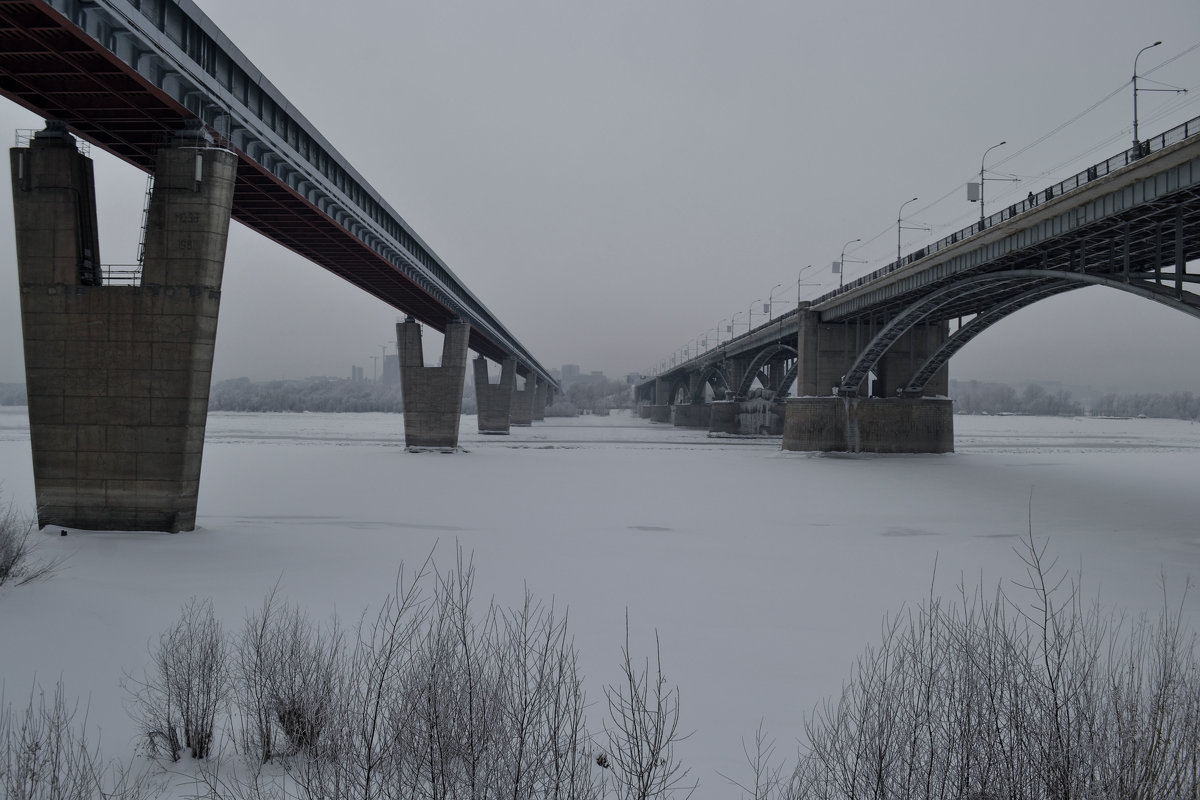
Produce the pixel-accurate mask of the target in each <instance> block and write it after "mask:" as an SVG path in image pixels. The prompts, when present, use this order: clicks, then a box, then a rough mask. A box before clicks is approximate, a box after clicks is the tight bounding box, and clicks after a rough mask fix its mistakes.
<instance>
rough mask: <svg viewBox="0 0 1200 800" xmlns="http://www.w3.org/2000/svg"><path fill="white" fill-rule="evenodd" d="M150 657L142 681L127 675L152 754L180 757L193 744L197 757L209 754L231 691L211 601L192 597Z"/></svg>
mask: <svg viewBox="0 0 1200 800" xmlns="http://www.w3.org/2000/svg"><path fill="white" fill-rule="evenodd" d="M151 655H152V659H153V663H152V665H151V668H150V670H149V671H148V672H147V674H146V676H145V678H144V679H143V680H140V681H138V680H134V679H132V678H127V686H130V687H132V688H131V691H132V694H133V707H134V714H135V717H136V718H137V720H138V723H139V724H140V726H141V728H142V732H143V734H144V735H145V736H146V741H147V743H148V745H149V747H150V750H151V752H153V753H156V754H160V755H166V756H168V757H169V758H170V759H171V760H172V761H177V760H179V756H180V753H181V752H182V751H183V749H184V748H188V749H189V750H190V751H191V755H192V757H193V758H198V759H199V758H206V757H207V756H208V755H209V750H210V747H211V745H212V743H213V738H214V734H215V726H216V717H217V712H218V710H219V709H220V707H221V705H222V703H223V702H224V701H225V699H226V697H227V694H228V689H229V684H228V681H227V672H226V647H225V641H224V638H223V636H222V633H221V625H220V623H219V622H218V621H217V619H216V617H215V616H213V609H212V602H211V601H209V600H197V599H195V598H193V599H192V600H191V601H189V602H188V604H187V605H186V606H184V608H183V613H182V615H181V617H180V620H179V622H178V623H177V624H176V625H175V627H173V628H172V629H171V630H170V631H168V632H166V633H164V634H162V636H160V637H159V641H158V648H157V649H156V650H155V651H153V652H152V654H151Z"/></svg>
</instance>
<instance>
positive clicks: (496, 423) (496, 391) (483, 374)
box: [474, 356, 517, 435]
mask: <svg viewBox="0 0 1200 800" xmlns="http://www.w3.org/2000/svg"><path fill="white" fill-rule="evenodd" d="M474 368H475V407H476V409H477V410H478V411H477V413H478V425H479V432H480V433H490V434H505V435H507V434H508V433H509V415H510V413H511V412H512V400H513V389H514V387H515V385H516V377H517V364H516V362H515V361H513V360H512V359H511V358H506V359H504V361H502V362H501V363H500V382H499V383H489V382H488V365H487V359H486V358H484V357H483V356H480V357H479V358H476V359H475V365H474Z"/></svg>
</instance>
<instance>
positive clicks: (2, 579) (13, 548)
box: [0, 503, 61, 586]
mask: <svg viewBox="0 0 1200 800" xmlns="http://www.w3.org/2000/svg"><path fill="white" fill-rule="evenodd" d="M33 533H34V523H33V520H31V519H26V518H24V517H23V516H21V514H20V513H19V512H18V511H17V509H16V507H14V506H13V504H12V503H8V504H7V505H5V506H4V510H3V511H0V586H3V585H4V584H6V583H11V584H13V585H15V586H21V585H23V584H26V583H30V582H32V581H38V580H44V579H46V578H48V577H50V576H51V575H53V574H54V571H55V570H56V569H58V566H59V564H60V563H61V561H60V560H58V559H53V560H50V561H45V560H41V561H39V560H35V559H34V540H33V539H32V536H33Z"/></svg>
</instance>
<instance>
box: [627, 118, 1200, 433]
mask: <svg viewBox="0 0 1200 800" xmlns="http://www.w3.org/2000/svg"><path fill="white" fill-rule="evenodd" d="M1198 254H1200V118H1197V119H1193V120H1190V121H1188V122H1187V123H1184V124H1183V125H1180V126H1178V127H1176V128H1173V129H1171V130H1169V131H1167V132H1165V133H1163V134H1161V135H1159V136H1157V137H1155V138H1153V139H1149V140H1147V141H1144V142H1141V143H1139V145H1138V146H1136V147H1133V148H1130V149H1129V150H1126V151H1124V152H1122V153H1118V154H1117V155H1115V156H1113V157H1112V158H1109V159H1107V160H1106V161H1103V162H1100V163H1098V164H1095V165H1093V166H1091V167H1089V168H1087V169H1086V170H1084V171H1083V172H1080V173H1079V174H1077V175H1073V176H1071V177H1070V178H1068V179H1067V180H1064V181H1061V182H1060V183H1058V184H1055V185H1053V186H1050V187H1047V188H1046V189H1044V190H1042V191H1040V192H1038V193H1036V194H1031V195H1030V196H1029V197H1028V198H1027V199H1026V200H1023V201H1021V202H1020V203H1016V204H1013V205H1010V206H1008V207H1006V208H1003V209H1001V210H1000V211H998V212H996V213H994V214H993V215H992V216H990V217H988V218H987V219H985V220H983V221H982V223H975V224H973V225H971V226H970V227H969V228H966V229H964V230H961V231H957V232H955V233H953V234H951V235H950V236H947V237H945V238H944V239H941V240H939V241H937V242H935V243H933V244H931V245H929V246H927V247H924V248H921V249H919V250H917V251H915V252H913V253H910V254H908V255H907V256H905V257H903V258H901V259H900V260H898V261H896V262H893V263H892V264H889V265H887V266H886V267H883V268H881V269H878V270H876V271H874V272H872V273H870V274H868V275H864V276H863V277H861V278H858V279H857V280H855V281H852V282H850V283H848V284H846V285H845V286H843V287H841V288H840V289H838V290H835V291H832V292H829V293H827V294H825V295H822V296H821V297H818V298H816V299H815V300H813V301H811V302H808V303H802V304H800V307H798V308H797V309H796V310H795V311H792V312H789V313H788V314H785V315H783V316H781V317H778V318H776V319H774V320H771V321H770V322H769V323H767V324H766V325H762V326H759V327H758V328H755V329H754V330H751V331H748V332H747V333H745V334H742V335H741V336H739V337H737V338H735V339H733V340H731V341H729V342H726V343H723V344H721V345H720V346H719V347H717V348H714V349H712V350H710V351H708V352H705V353H703V354H701V355H699V356H698V357H696V358H692V359H689V360H687V361H685V362H684V363H680V364H676V365H674V366H672V367H671V368H669V369H667V370H664V371H663V372H661V373H660V374H658V375H656V376H654V377H653V378H652V379H648V380H646V381H643V382H642V383H640V384H639V385H638V386H637V389H636V391H637V397H638V400H639V401H640V402H641V403H643V404H645V408H646V409H648V410H647V411H644V412H643V413H644V414H645V415H646V416H648V417H650V418H651V419H658V420H660V421H666V420H674V421H675V423H676V424H682V425H703V424H705V423H704V421H703V420H704V419H705V418H707V424H708V425H709V428H710V432H711V433H723V434H724V433H754V432H757V431H758V430H759V429H761V428H764V427H765V428H767V429H769V430H770V431H771V432H776V431H779V432H782V434H783V446H784V447H785V448H786V449H798V450H857V449H863V450H872V451H878V452H946V451H949V450H952V449H953V418H952V409H951V404H950V401H949V400H948V399H947V398H946V397H945V395H946V393H947V390H948V383H949V381H948V362H949V361H950V359H951V357H952V356H953V355H954V354H955V353H957V352H958V351H959V350H960V349H962V348H963V347H964V346H965V345H966V344H967V343H968V342H970V341H971V340H972V339H974V338H975V337H976V336H978V335H979V334H980V333H982V332H983V331H985V330H987V329H988V328H990V327H991V326H992V325H995V324H996V323H997V322H999V321H1000V320H1002V319H1005V318H1006V317H1008V316H1010V315H1011V314H1013V313H1015V312H1016V311H1018V310H1020V309H1022V308H1025V307H1026V306H1029V305H1031V304H1033V303H1036V302H1038V301H1039V300H1043V299H1045V298H1047V297H1052V296H1054V295H1058V294H1062V293H1064V292H1069V291H1071V290H1073V289H1078V288H1081V287H1084V286H1104V287H1107V288H1110V289H1114V290H1117V291H1122V292H1128V293H1130V294H1134V295H1137V296H1138V297H1142V298H1144V299H1146V300H1151V301H1153V302H1156V303H1159V304H1161V305H1164V306H1167V307H1168V308H1171V309H1174V310H1176V311H1181V312H1183V313H1185V314H1189V315H1191V316H1194V317H1200V294H1198V293H1197V291H1196V284H1198V283H1200V274H1198V273H1196V272H1189V271H1188V262H1189V261H1191V260H1195V259H1196V258H1197V255H1198ZM787 355H790V357H791V358H790V361H789V359H788V358H787V357H786V356H787ZM789 364H790V365H789ZM776 365H778V366H776ZM764 366H768V367H769V368H768V369H765V370H764V369H763V368H764ZM776 376H778V378H776ZM789 376H790V377H791V379H792V381H794V382H795V386H794V396H793V397H790V398H788V399H787V401H786V403H785V402H784V395H787V394H789V393H791V389H792V382H791V381H789V380H788V379H789ZM756 383H757V384H758V385H760V386H761V389H762V390H761V392H760V396H759V397H757V398H755V397H751V396H750V391H751V387H752V386H753V385H754V384H756ZM705 386H709V387H712V389H713V390H714V392H715V393H716V397H718V398H721V399H718V400H716V401H715V402H713V403H709V404H705V403H703V401H704V399H705V398H706V397H707V396H710V394H711V393H710V392H707V391H705V390H704V387H705ZM720 391H723V392H724V393H725V394H724V397H722V395H721V394H720V393H719V392H720ZM764 397H766V398H768V399H769V400H770V401H771V404H770V406H769V410H768V411H767V412H766V416H767V419H768V420H769V424H768V425H766V426H762V425H760V424H759V422H760V421H761V419H763V414H764V412H762V410H761V407H762V405H763V404H762V402H756V401H761V399H762V398H764ZM688 405H690V406H692V407H691V408H685V406H688ZM705 405H707V406H708V408H707V409H706V410H701V409H702V408H703V407H704V406H705ZM730 420H733V422H732V423H731V422H730Z"/></svg>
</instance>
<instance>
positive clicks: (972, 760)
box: [756, 535, 1200, 800]
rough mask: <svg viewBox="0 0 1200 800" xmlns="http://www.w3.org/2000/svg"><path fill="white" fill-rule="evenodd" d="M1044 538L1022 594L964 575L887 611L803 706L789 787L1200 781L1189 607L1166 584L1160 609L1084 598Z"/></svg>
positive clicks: (981, 793) (952, 788)
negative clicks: (1125, 614) (1133, 611)
mask: <svg viewBox="0 0 1200 800" xmlns="http://www.w3.org/2000/svg"><path fill="white" fill-rule="evenodd" d="M1046 549H1047V545H1046V544H1045V543H1043V544H1041V545H1039V544H1038V543H1037V542H1035V541H1034V539H1033V537H1032V535H1031V536H1030V537H1029V539H1027V540H1026V541H1025V543H1024V545H1023V547H1022V548H1021V549H1020V551H1019V553H1018V554H1019V556H1020V557H1021V559H1022V561H1023V563H1024V565H1025V568H1026V570H1025V571H1026V574H1025V577H1024V579H1023V580H1021V581H1019V582H1016V584H1015V585H1016V587H1017V588H1019V589H1020V590H1021V591H1022V592H1023V593H1024V595H1023V596H1024V598H1025V599H1022V596H1020V595H1017V594H1015V593H1012V592H1008V591H1006V590H1004V589H1003V588H1000V589H997V590H996V592H995V594H994V595H991V596H988V595H986V594H985V593H984V591H983V589H982V586H980V587H979V588H977V589H975V590H973V591H971V592H968V591H967V590H966V589H965V588H963V587H960V592H959V596H958V598H957V599H956V600H955V601H954V602H950V603H945V602H943V601H941V600H940V599H936V598H934V597H933V596H932V594H931V596H930V598H929V599H928V600H927V601H925V602H924V603H922V604H921V605H920V606H919V607H917V608H915V609H910V610H908V611H905V612H903V613H901V614H900V615H898V616H895V617H892V618H889V619H888V620H886V621H885V623H884V627H883V635H882V637H881V641H880V643H879V644H878V645H875V646H873V647H870V648H868V649H867V650H866V651H865V652H864V653H863V655H862V656H860V657H859V658H858V660H857V661H856V663H855V665H854V668H853V669H852V671H851V676H850V678H849V680H848V681H847V682H846V683H845V684H844V685H843V689H842V695H841V698H840V699H838V700H837V701H836V702H834V701H827V702H826V703H824V704H823V705H822V706H820V707H819V708H818V709H817V710H816V711H815V712H814V713H813V715H812V716H811V717H810V718H809V720H808V721H807V723H806V730H807V735H808V743H807V746H806V748H805V750H804V752H803V753H802V754H801V759H800V763H799V764H798V765H797V767H796V769H795V770H794V772H793V776H792V780H791V781H790V783H789V784H788V785H787V786H782V785H781V786H780V795H779V796H781V797H782V796H786V797H795V798H831V799H832V798H837V799H839V800H852V799H853V800H856V799H857V798H877V797H903V798H945V799H946V800H950V798H955V799H957V798H969V799H970V800H992V799H993V798H996V799H998V798H1028V799H1029V800H1042V799H1045V800H1050V799H1051V798H1053V799H1054V800H1069V798H1087V799H1088V800H1108V799H1109V798H1111V799H1112V800H1117V798H1159V797H1197V796H1200V734H1197V730H1198V727H1200V726H1198V725H1197V723H1198V722H1200V704H1198V703H1197V698H1198V697H1200V662H1198V661H1197V658H1196V638H1195V635H1194V634H1186V633H1185V632H1184V627H1183V620H1182V613H1181V610H1176V611H1175V612H1174V613H1172V612H1171V611H1170V606H1169V605H1167V603H1166V595H1165V590H1164V606H1163V608H1164V610H1163V613H1162V614H1161V615H1160V616H1159V618H1158V619H1157V620H1155V621H1152V620H1149V619H1146V618H1140V619H1138V620H1135V621H1133V622H1132V623H1128V622H1126V621H1125V620H1123V619H1118V618H1114V617H1113V616H1112V615H1105V614H1103V613H1102V612H1101V610H1100V609H1099V608H1098V607H1097V606H1095V605H1093V606H1085V605H1084V604H1083V603H1082V601H1081V593H1080V589H1079V580H1078V576H1071V575H1069V574H1066V573H1064V572H1061V571H1060V570H1058V569H1057V567H1056V565H1055V564H1054V562H1053V561H1052V560H1048V559H1047V557H1046ZM1181 608H1182V606H1181V607H1180V609H1181ZM756 796H757V795H756Z"/></svg>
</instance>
